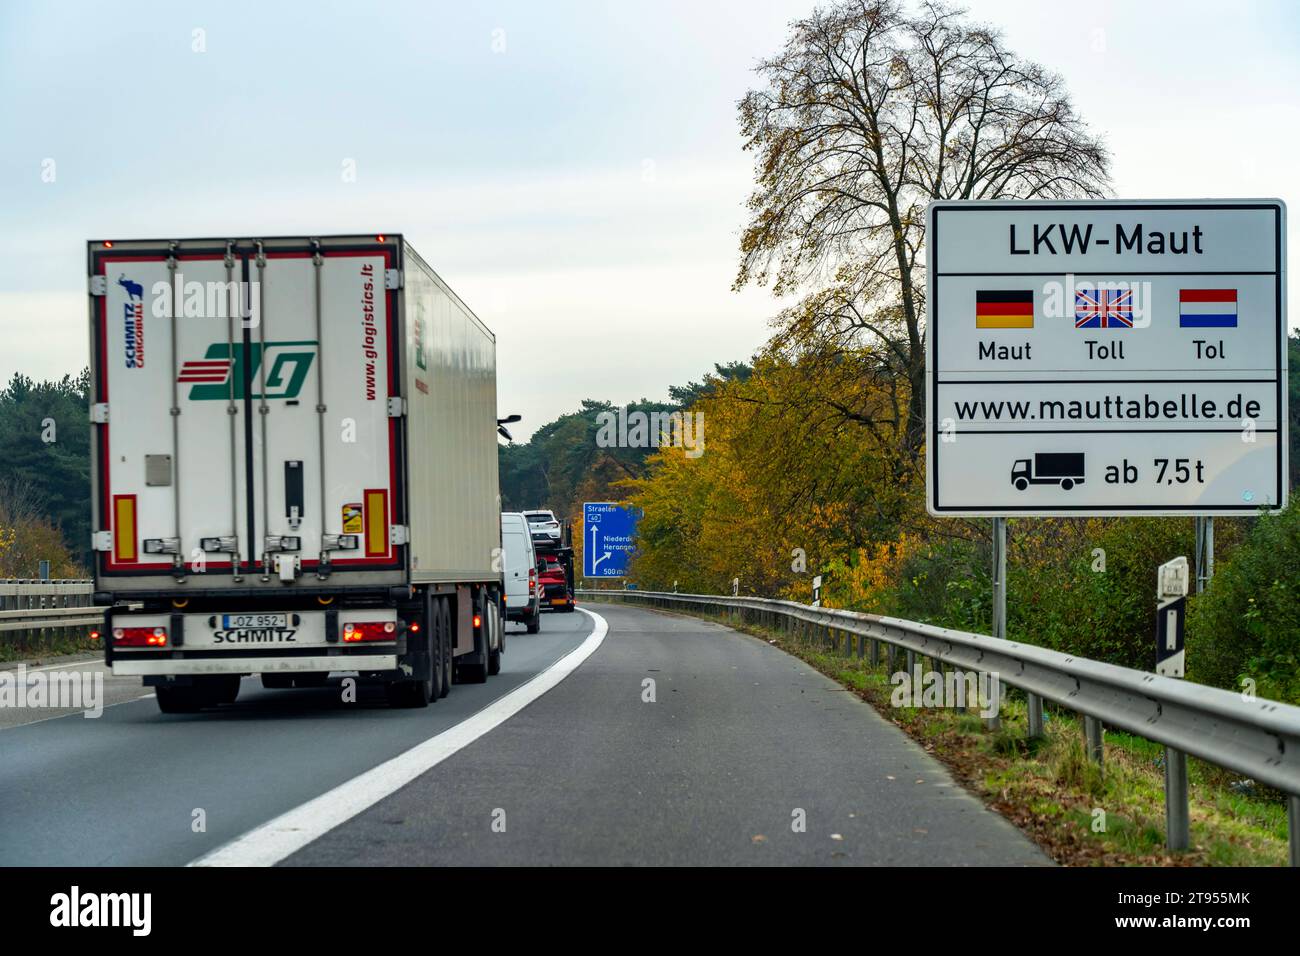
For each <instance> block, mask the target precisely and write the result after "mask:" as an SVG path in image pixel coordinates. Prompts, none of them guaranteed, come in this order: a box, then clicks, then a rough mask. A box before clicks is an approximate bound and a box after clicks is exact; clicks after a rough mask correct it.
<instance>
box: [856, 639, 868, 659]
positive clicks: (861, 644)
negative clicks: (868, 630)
mask: <svg viewBox="0 0 1300 956" xmlns="http://www.w3.org/2000/svg"><path fill="white" fill-rule="evenodd" d="M857 643H858V648H857V650H858V660H862V658H864V657H866V656H867V655H866V650H867V637H866V635H865V634H859V635H858V642H857Z"/></svg>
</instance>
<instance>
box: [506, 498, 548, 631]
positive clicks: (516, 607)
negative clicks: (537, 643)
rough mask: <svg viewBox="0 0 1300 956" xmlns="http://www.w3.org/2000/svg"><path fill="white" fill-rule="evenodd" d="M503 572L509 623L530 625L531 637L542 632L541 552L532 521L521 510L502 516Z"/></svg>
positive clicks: (508, 512)
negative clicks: (536, 545) (535, 545)
mask: <svg viewBox="0 0 1300 956" xmlns="http://www.w3.org/2000/svg"><path fill="white" fill-rule="evenodd" d="M501 551H502V557H503V559H504V560H503V563H502V572H503V574H504V577H505V582H506V601H505V604H506V620H507V621H519V622H521V623H523V624H526V625H527V626H528V633H529V634H536V633H537V632H538V631H539V630H540V629H541V622H542V607H541V588H539V587H538V586H537V552H536V551H534V550H533V536H532V535H531V534H530V533H529V530H528V519H526V518H525V517H524V516H523V514H522V513H520V512H518V511H503V512H502V513H501Z"/></svg>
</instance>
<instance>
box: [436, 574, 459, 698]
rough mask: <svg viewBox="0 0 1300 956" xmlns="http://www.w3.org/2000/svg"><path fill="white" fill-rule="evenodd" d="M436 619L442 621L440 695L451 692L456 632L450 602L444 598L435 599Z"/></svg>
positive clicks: (444, 695)
mask: <svg viewBox="0 0 1300 956" xmlns="http://www.w3.org/2000/svg"><path fill="white" fill-rule="evenodd" d="M437 605H438V609H437V612H436V613H437V615H438V620H439V621H441V622H442V655H443V657H442V696H443V697H446V696H447V695H448V694H450V693H451V677H452V671H453V670H454V668H455V666H456V665H455V662H454V654H455V649H456V648H455V645H456V634H455V632H454V631H453V630H452V625H451V602H450V601H448V600H447V599H446V598H440V599H439V600H438V601H437Z"/></svg>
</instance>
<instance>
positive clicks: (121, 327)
mask: <svg viewBox="0 0 1300 956" xmlns="http://www.w3.org/2000/svg"><path fill="white" fill-rule="evenodd" d="M87 264H88V272H89V280H90V288H89V294H90V336H91V355H92V361H91V365H92V370H93V382H92V389H93V391H92V395H93V399H92V402H93V404H92V407H91V422H92V424H91V428H92V441H91V448H92V468H91V474H92V501H93V508H94V525H93V527H94V528H95V529H96V530H95V531H94V541H93V546H94V551H95V585H96V592H97V593H96V603H98V604H104V605H109V606H110V607H111V610H110V611H109V613H108V615H107V617H106V626H105V628H104V631H103V636H104V646H105V653H106V656H107V661H108V663H109V665H110V666H111V667H112V670H113V673H114V674H125V675H139V676H141V677H142V678H143V679H144V682H145V684H146V686H152V687H153V688H154V689H155V692H156V694H157V698H158V706H159V707H160V708H161V709H162V710H163V711H164V712H168V713H173V712H189V711H194V710H197V709H199V708H202V707H210V706H215V705H218V704H221V703H228V702H232V701H234V699H235V697H236V696H237V695H238V693H239V688H240V681H241V678H242V677H243V676H245V675H258V676H260V678H261V680H262V683H263V684H264V685H265V686H267V687H273V688H289V687H302V686H317V685H321V684H323V683H324V682H325V681H326V679H327V678H328V676H329V675H330V674H331V673H334V674H339V673H349V674H356V675H358V677H359V678H360V679H362V680H365V681H375V682H380V683H382V684H384V685H385V686H386V688H387V693H388V697H389V700H390V701H391V702H392V703H393V704H394V705H396V706H409V707H423V706H426V705H427V704H429V703H430V702H432V701H435V700H437V699H438V698H439V697H440V696H443V695H445V694H446V693H448V691H449V690H450V686H451V683H452V681H453V678H454V679H457V680H466V681H484V680H486V679H487V677H488V675H489V674H494V673H496V672H497V670H498V669H499V668H500V659H501V654H502V653H503V651H504V646H503V645H504V628H503V627H502V624H501V619H502V615H501V600H502V576H501V562H500V547H501V529H500V504H499V495H498V477H497V442H496V428H497V421H496V340H495V338H494V336H493V335H492V333H491V332H490V331H489V330H488V329H487V327H486V326H484V325H483V323H482V322H480V321H479V319H478V318H477V317H476V316H475V315H474V313H473V312H471V311H470V309H469V308H468V307H467V306H466V305H465V304H464V303H463V302H462V301H461V300H460V299H459V298H458V297H457V296H456V294H455V293H454V292H452V291H451V289H450V288H448V287H447V285H446V284H445V283H444V282H443V281H442V280H441V279H440V278H439V277H438V276H437V274H436V273H435V272H434V271H433V270H432V269H430V268H429V266H428V265H426V264H425V262H424V260H422V259H421V258H420V257H419V256H418V255H417V254H416V253H415V251H414V250H413V249H412V248H411V246H410V245H409V244H407V243H406V242H405V241H404V240H403V238H402V237H401V236H398V235H387V234H384V235H370V236H330V237H294V238H263V239H183V240H159V241H152V240H129V241H117V240H98V241H92V242H90V243H89V248H88V263H87Z"/></svg>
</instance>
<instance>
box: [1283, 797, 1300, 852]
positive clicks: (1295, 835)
mask: <svg viewBox="0 0 1300 956" xmlns="http://www.w3.org/2000/svg"><path fill="white" fill-rule="evenodd" d="M1286 832H1287V841H1288V842H1289V843H1290V844H1291V865H1292V866H1300V796H1297V795H1296V794H1294V793H1292V794H1288V795H1287V798H1286Z"/></svg>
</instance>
